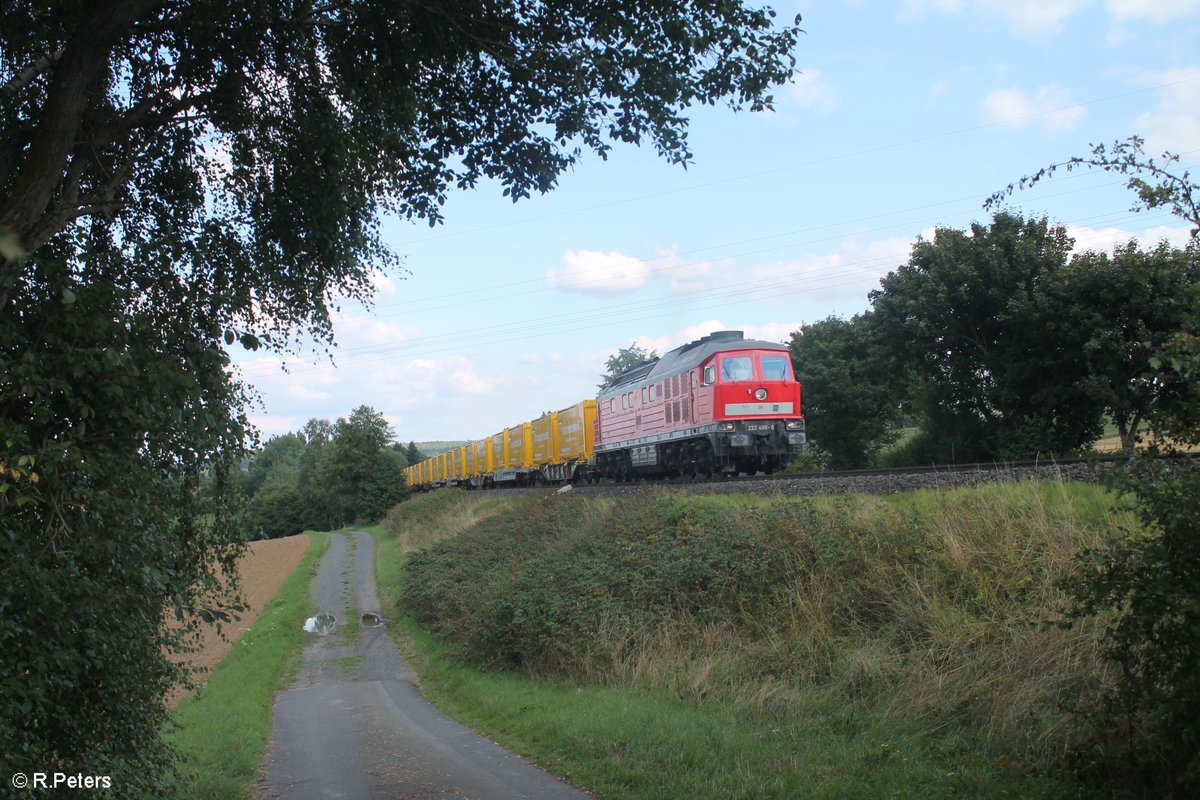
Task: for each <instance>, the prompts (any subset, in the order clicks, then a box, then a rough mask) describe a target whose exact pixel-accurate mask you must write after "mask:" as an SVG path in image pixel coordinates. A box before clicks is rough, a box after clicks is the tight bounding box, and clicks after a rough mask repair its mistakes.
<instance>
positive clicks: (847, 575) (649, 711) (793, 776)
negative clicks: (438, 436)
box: [373, 483, 1129, 798]
mask: <svg viewBox="0 0 1200 800" xmlns="http://www.w3.org/2000/svg"><path fill="white" fill-rule="evenodd" d="M425 502H426V504H427V505H425V506H423V507H420V508H418V507H416V506H413V507H411V508H407V509H406V508H405V506H407V505H408V504H404V505H402V506H401V507H399V508H398V510H397V511H396V512H394V513H393V515H391V516H390V517H389V523H388V525H389V527H388V529H387V530H385V529H383V528H377V529H375V530H374V531H373V533H374V534H375V536H376V540H377V543H378V553H379V558H378V560H377V570H378V575H377V578H378V583H379V586H380V592H381V601H382V602H383V604H384V613H385V614H387V615H388V616H389V617H391V618H393V619H398V620H399V622H400V624H399V625H397V626H394V627H393V631H394V632H395V633H396V634H397V635H398V638H399V639H400V642H399V644H400V645H401V648H402V650H404V651H405V654H406V656H407V657H408V658H409V660H410V662H411V663H412V665H413V667H414V669H416V671H417V672H418V674H419V675H420V676H421V679H422V687H423V691H424V692H425V693H426V694H427V695H428V696H429V697H430V698H431V699H432V700H433V701H434V702H436V703H437V704H438V705H439V706H441V707H442V708H443V709H444V710H446V711H447V712H448V713H450V714H451V715H453V716H455V717H456V718H458V719H460V720H462V721H463V722H465V723H467V724H469V725H472V726H474V727H476V728H477V729H479V730H481V731H482V732H484V733H485V734H486V735H488V736H490V737H493V738H495V739H496V740H497V741H499V742H501V743H503V744H504V745H506V746H508V747H510V748H512V749H514V750H516V751H517V752H520V753H522V754H524V755H526V756H527V757H529V758H531V759H532V760H534V761H535V762H536V763H539V764H541V765H543V766H544V767H546V768H547V769H549V770H550V771H552V772H554V773H556V774H559V775H561V776H564V777H566V778H568V779H569V780H571V782H572V783H574V784H576V785H578V786H581V787H583V788H586V789H588V790H591V791H594V792H597V793H599V794H600V795H602V796H604V797H609V798H617V797H622V798H623V797H630V798H658V797H662V798H668V797H806V798H808V797H811V798H840V797H856V798H857V797H866V798H872V797H909V796H920V797H947V798H949V797H1070V796H1103V793H1102V792H1100V791H1098V790H1096V789H1095V787H1090V788H1089V787H1087V786H1085V785H1084V784H1082V783H1079V782H1077V780H1076V779H1075V777H1074V775H1073V774H1072V773H1071V772H1070V770H1069V769H1068V768H1067V767H1068V764H1069V762H1070V761H1071V758H1072V756H1071V755H1070V753H1071V752H1072V751H1073V748H1075V747H1077V746H1079V741H1080V739H1079V737H1078V736H1077V735H1076V731H1075V727H1076V726H1078V724H1079V720H1078V719H1076V718H1074V717H1073V716H1072V715H1071V713H1070V711H1069V706H1070V704H1071V703H1072V702H1073V701H1075V700H1077V699H1078V697H1079V694H1078V692H1079V691H1080V687H1081V686H1085V685H1087V684H1088V682H1089V681H1093V682H1095V681H1099V682H1102V681H1103V677H1104V676H1103V675H1101V674H1099V673H1098V672H1097V669H1098V667H1097V661H1096V658H1095V643H1096V639H1095V636H1094V632H1093V631H1089V630H1075V631H1071V632H1063V631H1061V630H1058V629H1054V628H1047V627H1045V626H1043V625H1041V624H1040V623H1041V622H1042V621H1043V620H1046V619H1049V618H1053V616H1054V614H1055V613H1056V609H1057V608H1058V607H1059V606H1060V604H1061V592H1060V591H1059V590H1058V588H1057V583H1058V581H1060V579H1061V577H1062V576H1063V575H1064V574H1065V573H1066V572H1067V571H1069V570H1070V569H1071V563H1072V557H1073V555H1074V553H1075V552H1076V551H1077V550H1078V549H1079V548H1081V547H1085V546H1091V545H1094V544H1095V543H1097V542H1099V541H1102V540H1103V539H1104V538H1105V537H1107V536H1109V535H1111V532H1112V531H1113V530H1115V528H1116V527H1118V526H1120V525H1123V524H1128V523H1129V520H1127V519H1124V518H1122V517H1121V516H1120V515H1119V514H1117V513H1116V512H1115V511H1114V508H1113V503H1112V498H1111V497H1110V496H1108V495H1106V494H1105V493H1104V492H1103V491H1102V490H1100V489H1097V488H1096V487H1083V486H1073V485H1062V484H1055V483H1049V484H1023V485H1010V486H997V487H987V488H984V489H979V490H961V491H953V492H923V493H915V494H910V495H902V496H898V497H895V498H841V499H836V500H835V499H822V500H818V501H816V502H815V503H813V504H812V509H811V512H805V514H802V515H801V516H800V517H796V518H793V517H792V516H789V514H788V513H786V509H782V510H780V509H779V508H778V507H776V512H775V513H777V514H779V517H778V519H779V520H780V524H779V527H778V528H777V530H778V535H779V536H785V537H790V538H789V539H788V543H787V547H788V548H791V549H792V552H794V553H796V554H797V555H798V556H799V555H800V554H803V555H804V558H803V559H799V560H792V561H793V563H789V564H787V569H786V570H785V575H784V578H783V582H782V583H781V584H780V586H779V587H778V591H777V592H776V593H775V594H773V595H772V596H771V602H769V603H768V604H766V605H765V606H761V607H758V608H745V609H738V608H731V609H726V610H722V609H720V608H712V607H708V608H704V609H701V610H702V612H703V613H701V614H700V615H696V614H694V613H693V614H691V615H690V616H687V615H685V616H683V617H678V618H673V619H667V620H666V621H665V622H664V621H663V620H662V619H661V618H654V619H653V625H651V626H650V627H648V628H642V629H640V630H639V629H637V626H636V624H635V625H633V626H630V625H629V621H628V618H627V619H626V620H624V622H623V623H622V624H619V625H615V626H609V627H606V626H605V625H604V624H600V623H598V624H596V625H594V626H591V627H588V626H587V625H586V624H585V623H586V620H587V615H586V614H584V615H583V616H582V617H578V618H567V617H560V619H564V620H569V621H571V624H570V625H568V626H565V627H564V628H563V630H564V631H566V632H568V633H570V634H571V635H576V636H578V635H583V636H585V637H586V636H592V637H595V639H597V640H600V641H602V642H603V644H604V645H605V646H604V647H600V648H595V649H588V648H586V647H584V648H582V649H580V650H579V651H578V652H580V653H583V654H584V657H583V658H579V659H576V660H575V662H573V663H572V662H571V660H570V659H567V660H561V659H560V660H558V661H555V662H548V665H547V664H543V665H541V666H539V665H538V664H537V663H526V664H524V665H523V666H524V669H522V670H514V669H511V668H504V667H503V665H502V664H501V665H498V664H496V663H492V664H491V665H490V666H484V667H480V666H479V664H480V663H481V662H479V661H478V660H476V661H475V662H474V663H470V662H468V661H466V660H464V659H463V658H462V654H463V653H464V652H466V651H467V648H466V646H465V645H464V644H463V643H462V642H461V641H455V642H452V643H448V642H445V641H442V640H440V639H438V638H436V637H434V636H433V635H431V634H430V633H429V632H428V631H427V630H425V629H424V628H422V627H421V626H419V625H417V624H416V623H415V622H414V621H413V619H412V618H411V617H405V616H404V614H403V612H402V611H401V610H400V609H399V606H398V601H399V598H400V596H401V590H402V586H401V581H402V579H403V574H404V573H403V563H402V559H403V556H402V555H401V550H402V549H403V550H404V551H406V552H411V551H413V550H423V549H425V548H430V547H443V546H448V547H452V548H453V547H458V546H459V545H458V544H457V543H458V541H459V540H460V538H461V540H462V541H463V542H464V543H465V544H464V546H463V548H464V549H463V553H464V555H466V554H468V553H470V554H473V555H474V556H477V555H478V554H481V553H484V554H486V553H488V552H489V548H488V547H487V546H486V532H487V531H488V530H492V529H494V530H496V531H497V533H499V532H500V531H501V530H503V531H506V532H511V531H516V530H518V529H519V528H520V526H523V525H531V524H532V525H534V526H537V525H542V526H545V524H546V521H545V519H544V518H543V517H541V516H539V514H540V512H537V511H535V510H533V509H530V508H528V507H526V506H523V505H520V504H517V505H516V508H515V511H514V512H513V513H511V514H510V513H509V512H510V506H512V505H513V503H511V502H509V501H505V503H503V504H500V505H499V506H495V507H492V508H488V507H487V506H481V505H480V503H479V501H478V500H477V499H474V498H472V497H470V496H466V495H464V493H458V494H452V493H447V494H443V495H442V496H441V497H440V498H436V499H435V498H430V499H428V500H426V501H425ZM786 502H788V501H782V500H779V499H776V500H773V501H771V500H761V499H752V498H737V497H733V498H706V499H698V498H697V499H687V500H669V501H665V502H663V503H661V504H660V506H661V508H659V509H658V510H654V509H653V508H651V509H650V511H648V512H646V513H649V514H652V515H653V514H660V513H661V514H662V519H661V520H660V522H661V525H660V526H659V528H657V529H656V528H655V527H654V525H651V524H650V523H649V521H648V520H649V519H650V518H636V519H637V520H638V521H639V523H646V524H645V525H644V526H642V525H640V524H639V526H635V530H634V532H635V533H636V531H638V530H642V529H643V527H644V528H645V532H646V533H647V535H646V536H645V537H644V538H642V539H638V538H630V535H631V532H630V530H629V528H628V526H627V525H626V527H625V528H621V527H620V526H621V525H622V524H624V523H627V522H628V521H629V519H630V518H629V517H628V516H624V517H623V516H621V515H622V514H626V515H627V514H628V510H625V511H620V510H619V509H618V513H616V514H615V515H614V513H613V504H609V503H595V502H592V503H591V504H590V505H588V506H587V507H586V509H584V511H585V512H586V516H587V517H588V518H589V520H590V522H589V524H591V525H593V526H594V527H593V529H592V535H594V536H599V537H606V538H607V537H613V536H618V537H623V538H621V541H622V542H627V543H628V546H629V547H630V548H633V550H632V552H634V553H635V554H636V553H638V552H648V553H651V554H658V555H661V556H662V557H663V558H670V557H671V554H672V552H674V551H673V550H656V549H654V548H658V547H660V545H661V543H662V542H666V541H668V540H669V539H670V540H672V541H673V542H674V544H672V545H671V547H672V548H678V546H680V544H679V543H680V542H683V541H684V539H686V542H685V543H692V542H694V541H695V539H694V535H695V533H696V532H697V531H698V530H700V529H698V528H695V527H694V526H693V523H695V522H696V521H700V522H702V523H703V524H704V525H706V526H718V527H719V528H721V529H726V528H727V527H728V526H729V525H733V524H735V523H736V521H737V520H738V519H739V518H740V519H742V520H748V519H753V520H757V519H758V518H759V517H760V516H761V515H762V512H763V510H765V509H768V508H769V507H770V506H771V504H773V503H774V504H778V503H786ZM802 502H809V501H802ZM617 505H618V506H619V504H617ZM638 505H639V506H647V507H649V506H650V505H652V504H651V503H647V502H646V501H639V502H638ZM435 507H436V509H437V513H430V512H431V509H434V508H435ZM566 508H569V506H566ZM482 510H486V511H489V512H491V513H490V514H488V515H483V514H481V511H482ZM576 513H577V514H579V510H578V509H577V511H576ZM639 513H640V511H639ZM492 515H494V516H492ZM471 516H481V517H482V518H483V521H482V522H479V523H478V524H477V525H476V527H474V528H470V527H469V526H468V527H467V530H468V533H467V534H466V535H465V536H464V537H459V533H460V532H461V531H463V529H464V527H463V525H462V522H463V520H464V519H466V518H468V517H471ZM668 518H671V519H673V520H674V522H669V520H668ZM796 519H800V520H801V521H803V522H804V525H801V526H799V527H797V526H796V525H795V524H794V523H795V521H796ZM444 523H449V524H444ZM671 524H675V525H676V526H677V528H676V533H675V534H674V538H673V539H671V537H667V536H659V531H665V530H668V529H669V527H670V525H671ZM756 524H758V523H756ZM772 524H774V523H772ZM606 526H607V527H606ZM614 526H615V527H614ZM679 526H681V527H679ZM689 526H691V527H689ZM814 526H816V527H814ZM821 526H824V527H823V528H822V529H821V530H817V529H816V528H818V527H821ZM752 527H753V526H752ZM766 533H768V534H771V529H766ZM508 535H511V533H506V536H508ZM572 535H574V534H570V535H568V534H567V533H565V532H563V533H553V532H551V533H549V534H547V538H546V539H543V540H539V541H538V542H536V543H535V544H536V547H538V548H543V547H546V546H547V545H546V542H547V541H549V542H550V545H549V548H551V549H546V550H542V551H541V552H545V553H551V554H553V549H552V548H554V547H558V546H560V545H561V544H563V543H566V544H570V542H569V540H570V538H571V536H572ZM772 535H773V534H772ZM481 536H482V537H484V544H483V545H479V544H478V543H476V544H470V543H471V542H472V541H473V540H478V539H479V538H480V537H481ZM681 537H683V538H681ZM440 540H446V542H445V545H437V544H436V543H437V542H438V541H440ZM585 541H586V537H585ZM506 546H507V545H506ZM689 546H690V544H689ZM605 547H608V544H602V543H601V542H600V541H599V540H598V539H597V540H594V541H593V543H592V544H591V545H588V546H585V547H582V548H577V549H575V550H573V551H572V553H571V557H570V558H566V559H559V560H558V561H557V562H556V566H555V567H554V568H555V569H558V570H559V574H560V575H562V574H564V573H563V571H562V570H563V563H564V562H566V563H568V564H569V563H572V562H573V561H578V562H580V563H581V564H582V563H583V562H584V561H585V560H586V558H588V557H590V556H589V555H588V554H589V553H590V552H600V551H602V550H603V549H604V548H605ZM638 548H649V549H646V550H639V549H638ZM501 549H503V548H500V547H498V548H492V550H494V551H496V552H499V550H501ZM533 552H534V551H532V550H531V551H530V553H533ZM688 552H693V551H688ZM772 552H774V551H772ZM528 558H529V564H528V570H529V571H530V572H532V573H534V574H540V573H542V572H544V569H545V568H544V567H543V566H541V562H540V561H537V560H535V559H540V558H542V556H541V554H540V553H539V554H537V555H530V556H529V557H528ZM663 558H659V557H657V556H655V555H652V557H651V558H649V559H647V560H646V563H647V564H651V565H656V564H660V563H661V562H662V560H663ZM789 560H791V559H789ZM520 561H521V559H520V557H518V558H516V559H514V561H513V563H517V564H520ZM452 562H453V559H447V563H451V564H452ZM505 569H507V567H506V568H504V569H499V570H497V569H489V568H487V567H486V566H485V567H484V568H483V569H482V572H483V574H484V575H486V576H487V579H488V580H500V581H509V582H510V583H507V584H503V585H502V586H501V587H500V588H501V589H503V591H502V592H500V593H499V594H497V595H495V596H496V597H503V598H505V600H506V601H507V600H509V599H511V598H512V593H511V589H512V588H513V587H516V588H517V589H520V588H522V587H526V588H527V587H530V586H532V587H533V588H535V589H538V590H542V589H544V585H543V584H539V583H537V582H533V583H530V582H529V581H525V580H517V579H514V578H512V576H511V575H509V574H504V573H505ZM517 569H521V567H518V568H517ZM476 571H477V572H478V571H479V570H478V569H477V570H476ZM449 574H450V573H448V575H449ZM653 576H654V573H653V572H648V573H645V576H643V577H653ZM595 577H596V576H595V574H594V573H593V574H592V575H591V576H590V577H589V580H590V581H592V582H591V583H590V584H581V587H582V588H583V589H584V590H589V589H590V590H594V591H608V589H605V587H604V586H603V585H600V584H597V583H595ZM637 579H638V578H634V579H633V580H635V581H636V580H637ZM514 580H515V582H513V581H514ZM452 585H453V584H452ZM459 585H461V586H462V587H463V590H470V591H475V590H477V588H478V587H475V586H468V585H466V584H459ZM540 596H543V597H544V599H545V602H547V603H550V602H551V601H553V600H555V599H561V597H560V598H555V597H552V596H551V595H548V594H545V593H544V592H543V593H542V595H540ZM566 596H567V597H568V598H570V597H579V596H581V594H580V593H576V594H574V595H573V594H571V593H570V592H567V593H566ZM734 599H735V600H737V601H738V602H741V601H743V600H748V599H752V598H747V597H745V596H742V597H740V598H738V597H735V598H734ZM484 602H487V597H486V596H481V597H479V599H477V600H468V601H466V602H464V603H463V607H464V608H466V609H470V608H472V607H478V606H479V604H481V603H484ZM622 602H624V601H622ZM520 608H521V609H524V611H523V612H522V613H524V614H527V613H528V612H529V610H530V609H533V608H534V607H533V606H520ZM705 615H707V617H706V616H705ZM722 615H724V616H722ZM522 619H525V620H528V619H529V617H528V616H524V617H522ZM581 621H582V622H581ZM460 623H461V624H460V625H459V626H458V627H459V628H460V629H461V627H462V625H464V624H472V623H471V620H469V619H468V618H463V619H462V620H460ZM622 625H623V626H624V627H622ZM450 627H454V626H453V625H452V626H450ZM581 632H582V634H581ZM560 644H561V643H560ZM567 644H568V645H569V643H567ZM526 652H527V651H526ZM557 652H560V653H561V652H562V650H561V648H560V649H559V650H558V651H557Z"/></svg>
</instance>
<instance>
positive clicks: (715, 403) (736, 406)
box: [595, 331, 806, 480]
mask: <svg viewBox="0 0 1200 800" xmlns="http://www.w3.org/2000/svg"><path fill="white" fill-rule="evenodd" d="M596 403H597V407H598V408H597V411H598V413H597V417H596V438H595V459H596V460H595V470H596V473H598V474H599V475H600V476H601V477H605V478H610V479H612V480H629V479H631V478H635V477H637V476H642V475H644V476H672V477H674V476H696V475H705V476H707V475H711V474H713V473H714V472H731V473H736V472H746V473H755V472H760V471H761V472H767V473H770V472H774V471H775V470H776V469H779V468H781V467H783V466H784V465H786V464H787V463H788V461H789V460H790V459H791V458H792V457H794V456H796V455H799V454H800V453H802V452H803V450H804V445H805V442H806V439H805V433H804V417H803V415H802V414H801V410H800V384H799V383H798V382H797V381H796V379H795V377H794V376H793V374H792V363H791V358H790V354H789V351H788V349H787V347H786V346H784V345H781V344H776V343H773V342H764V341H757V340H749V339H744V338H743V336H742V332H741V331H717V332H715V333H713V334H710V335H709V336H705V337H703V338H702V339H697V340H696V341H694V342H690V343H688V344H685V345H683V346H682V347H678V348H676V349H674V350H672V351H670V352H669V353H667V354H666V355H664V356H662V357H661V358H658V359H656V360H654V361H649V362H647V363H645V364H641V365H639V366H637V367H634V368H633V369H630V370H628V371H626V372H624V373H622V374H621V375H619V376H618V377H617V379H616V380H615V381H614V382H613V384H612V385H611V386H609V387H608V388H607V389H604V390H603V391H602V392H601V393H600V395H599V396H598V397H597V398H596Z"/></svg>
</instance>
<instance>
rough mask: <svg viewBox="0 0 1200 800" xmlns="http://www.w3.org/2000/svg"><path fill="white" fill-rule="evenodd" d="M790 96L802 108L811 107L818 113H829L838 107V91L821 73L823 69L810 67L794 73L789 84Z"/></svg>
mask: <svg viewBox="0 0 1200 800" xmlns="http://www.w3.org/2000/svg"><path fill="white" fill-rule="evenodd" d="M788 96H790V97H791V99H792V102H794V103H795V104H796V105H798V106H800V107H801V108H807V109H811V110H813V111H816V112H817V113H818V114H828V113H830V112H831V111H833V110H834V109H835V108H837V107H838V103H839V100H838V95H837V91H836V90H835V89H834V88H833V85H832V84H831V83H829V81H828V80H826V79H825V78H824V77H822V75H821V70H819V69H813V68H811V67H810V68H808V69H804V70H799V71H797V72H796V73H795V74H793V75H792V80H791V82H790V83H789V85H788Z"/></svg>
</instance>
